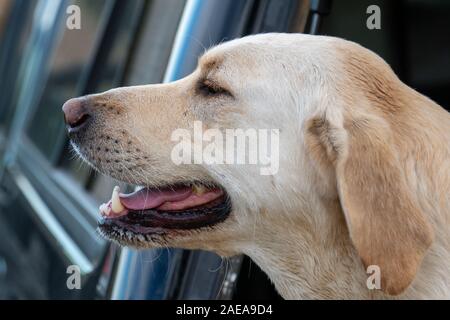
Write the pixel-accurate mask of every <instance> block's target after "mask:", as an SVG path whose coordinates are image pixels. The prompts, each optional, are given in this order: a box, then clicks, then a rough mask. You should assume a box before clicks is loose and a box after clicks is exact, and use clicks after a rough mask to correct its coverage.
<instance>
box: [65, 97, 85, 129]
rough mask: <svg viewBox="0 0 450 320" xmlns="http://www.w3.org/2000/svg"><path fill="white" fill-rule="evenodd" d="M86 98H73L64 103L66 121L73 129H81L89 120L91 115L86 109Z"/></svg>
mask: <svg viewBox="0 0 450 320" xmlns="http://www.w3.org/2000/svg"><path fill="white" fill-rule="evenodd" d="M84 100H85V99H84V98H73V99H70V100H68V101H66V103H64V105H63V107H62V110H63V112H64V121H65V122H66V124H67V125H68V126H69V127H70V128H71V129H75V128H79V127H81V126H82V125H83V124H85V123H86V121H87V120H88V119H89V117H90V115H89V112H88V110H87V108H86V104H85V102H84Z"/></svg>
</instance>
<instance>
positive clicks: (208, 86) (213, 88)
mask: <svg viewBox="0 0 450 320" xmlns="http://www.w3.org/2000/svg"><path fill="white" fill-rule="evenodd" d="M198 89H199V91H200V93H201V94H203V95H205V96H218V95H231V94H230V92H229V91H227V90H226V89H224V88H222V87H221V86H219V85H217V84H216V83H214V82H212V81H209V80H205V81H202V82H200V84H199V87H198Z"/></svg>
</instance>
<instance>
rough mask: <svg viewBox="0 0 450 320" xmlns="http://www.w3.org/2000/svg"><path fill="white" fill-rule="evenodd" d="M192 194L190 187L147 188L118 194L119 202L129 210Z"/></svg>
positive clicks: (157, 204) (147, 207)
mask: <svg viewBox="0 0 450 320" xmlns="http://www.w3.org/2000/svg"><path fill="white" fill-rule="evenodd" d="M191 194H192V188H189V187H181V188H175V189H165V190H161V189H147V188H143V189H140V190H138V191H136V192H133V193H130V194H120V195H119V197H120V202H121V203H122V204H123V205H124V207H125V208H127V209H129V210H147V209H153V208H156V207H159V206H160V205H161V204H163V203H164V202H173V201H181V200H184V199H186V198H188V197H189V196H190V195H191Z"/></svg>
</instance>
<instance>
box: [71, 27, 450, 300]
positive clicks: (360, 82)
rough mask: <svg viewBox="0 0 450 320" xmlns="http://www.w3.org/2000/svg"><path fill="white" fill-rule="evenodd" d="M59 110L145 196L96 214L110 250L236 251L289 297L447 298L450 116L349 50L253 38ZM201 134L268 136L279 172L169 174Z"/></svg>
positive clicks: (101, 159) (328, 42)
mask: <svg viewBox="0 0 450 320" xmlns="http://www.w3.org/2000/svg"><path fill="white" fill-rule="evenodd" d="M63 110H64V113H65V120H66V123H67V124H68V130H69V135H70V138H71V141H72V144H73V147H74V148H75V150H77V152H78V153H79V154H80V155H81V157H82V158H83V159H84V160H85V161H87V162H88V163H89V164H90V165H92V166H93V167H94V168H96V169H98V170H99V171H100V172H102V173H104V174H107V175H109V176H112V177H114V178H116V179H118V180H121V181H125V182H128V183H130V184H134V185H139V186H143V188H142V189H141V190H139V191H137V192H135V193H133V194H122V193H120V192H119V190H117V189H115V190H114V192H113V196H112V199H111V200H110V201H109V202H108V203H106V204H104V205H102V206H101V208H100V211H101V213H102V215H103V218H102V219H101V221H100V224H99V229H100V231H101V233H102V234H103V235H104V236H106V237H107V238H109V239H111V240H113V241H116V242H118V243H120V244H122V245H125V246H133V247H138V248H152V247H161V246H164V247H165V246H170V247H181V248H192V249H194V248H195V249H205V250H211V251H214V252H216V253H218V254H220V255H222V256H229V255H234V254H239V253H244V254H246V255H248V256H250V257H251V258H252V259H253V260H254V261H255V262H256V263H257V264H258V265H259V266H260V267H261V268H262V269H263V270H264V271H265V272H266V273H267V274H268V276H269V277H270V279H271V280H272V281H273V283H274V284H275V286H276V288H277V290H278V291H279V293H280V294H281V295H282V296H283V297H284V298H288V299H302V298H308V299H311V298H320V299H340V298H343V299H348V298H356V299H381V298H443V299H446V298H450V276H449V272H450V232H449V231H450V115H449V113H448V112H447V111H445V110H444V109H443V108H441V107H440V106H438V105H437V104H436V103H434V102H433V101H431V100H430V99H428V98H426V97H424V96H423V95H421V94H419V93H417V92H416V91H414V90H413V89H411V88H409V87H408V86H406V85H405V84H404V83H402V82H401V81H400V80H399V79H398V78H397V77H396V76H395V74H394V73H393V72H392V70H391V69H390V68H389V66H388V65H387V64H386V63H385V62H384V61H383V60H382V59H381V58H380V57H378V56H377V55H376V54H374V53H372V52H371V51H369V50H366V49H364V48H362V47H361V46H359V45H357V44H355V43H352V42H349V41H344V40H341V39H337V38H332V37H324V36H310V35H302V34H263V35H255V36H249V37H245V38H242V39H238V40H234V41H231V42H228V43H225V44H221V45H219V46H217V47H215V48H213V49H211V50H209V51H208V52H206V53H205V54H204V55H203V56H202V57H201V58H200V60H199V63H198V67H197V69H196V70H195V71H194V72H193V73H192V74H190V75H189V76H187V77H185V78H183V79H181V80H179V81H176V82H173V83H168V84H160V85H145V86H137V87H124V88H117V89H114V90H110V91H107V92H104V93H101V94H96V95H90V96H86V97H81V98H76V99H71V100H69V101H68V102H66V103H65V105H64V106H63ZM196 123H197V125H198V124H199V123H200V129H201V130H203V131H202V132H206V130H210V129H217V130H219V132H225V130H228V129H233V128H241V129H243V130H248V129H252V128H253V129H255V130H256V129H257V130H259V131H256V132H262V131H261V130H263V129H270V130H272V131H270V132H275V133H276V134H277V135H278V136H277V137H276V138H277V140H275V139H274V142H279V154H278V155H277V156H278V161H279V164H278V170H275V171H274V172H272V174H267V173H266V174H262V173H261V171H260V169H261V168H260V167H259V166H258V165H254V164H245V163H244V164H242V163H237V162H236V161H231V160H233V159H232V158H227V159H228V161H224V162H220V161H209V162H207V161H193V162H192V163H187V162H186V163H184V162H183V163H177V162H176V161H174V152H175V151H174V150H175V149H174V148H175V147H176V146H177V145H178V147H179V144H180V140H179V139H178V140H177V138H176V134H174V133H177V132H178V133H179V130H181V129H184V130H188V132H193V131H192V130H193V128H194V127H195V124H196ZM189 130H190V131H189ZM194 130H195V128H194ZM183 132H186V131H183ZM215 137H217V136H215ZM195 138H196V134H195V133H194V134H193V135H192V136H191V138H189V137H188V138H187V139H188V141H184V142H185V143H186V142H191V143H192V145H193V148H192V154H188V158H189V157H193V158H195V157H196V156H198V153H199V152H202V149H201V148H199V147H198V140H197V142H196V141H194V140H195ZM189 139H191V141H189ZM213 140H214V139H211V137H210V139H209V141H210V142H211V144H213V145H214V142H213ZM266 140H267V139H266ZM274 146H275V145H274ZM216 147H217V145H216ZM275 149H276V148H275V147H273V148H272V149H271V150H275ZM217 150H219V149H217ZM176 153H177V152H175V154H176ZM200 158H201V157H200Z"/></svg>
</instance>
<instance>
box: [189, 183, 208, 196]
mask: <svg viewBox="0 0 450 320" xmlns="http://www.w3.org/2000/svg"><path fill="white" fill-rule="evenodd" d="M192 191H193V192H194V193H195V194H197V195H202V194H204V193H205V192H206V188H205V187H204V186H198V185H196V184H194V185H193V186H192Z"/></svg>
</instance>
